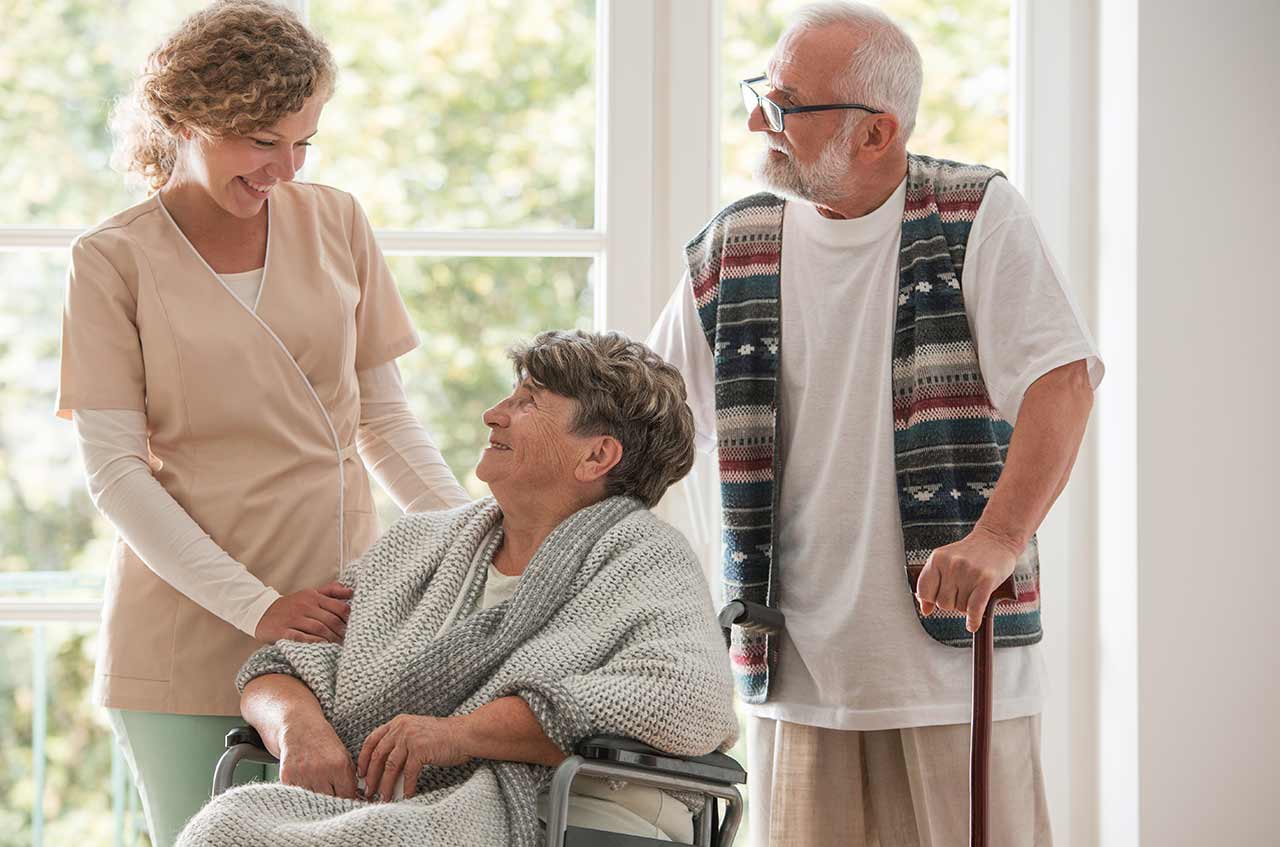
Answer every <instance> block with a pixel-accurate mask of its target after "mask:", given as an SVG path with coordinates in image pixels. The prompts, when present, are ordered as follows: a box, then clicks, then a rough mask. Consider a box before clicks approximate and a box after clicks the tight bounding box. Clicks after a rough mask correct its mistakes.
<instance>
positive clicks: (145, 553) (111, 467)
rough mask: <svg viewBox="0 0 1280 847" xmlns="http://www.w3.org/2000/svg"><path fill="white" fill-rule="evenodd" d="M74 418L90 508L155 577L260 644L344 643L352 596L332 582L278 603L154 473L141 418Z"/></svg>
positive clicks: (121, 413) (98, 412) (85, 413)
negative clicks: (282, 641)
mask: <svg viewBox="0 0 1280 847" xmlns="http://www.w3.org/2000/svg"><path fill="white" fill-rule="evenodd" d="M73 419H74V422H75V428H76V437H77V440H78V442H79V446H80V455H81V458H82V459H83V461H84V469H85V476H86V477H87V479H88V484H89V496H90V497H91V498H92V499H93V504H94V505H95V506H97V507H98V510H99V511H100V512H102V514H103V515H104V516H106V518H107V519H108V520H109V521H111V523H112V525H114V526H115V528H116V530H117V531H118V532H119V533H120V536H121V537H122V538H123V539H124V540H125V542H126V543H127V544H128V545H129V546H130V547H131V548H132V549H133V550H134V552H136V553H137V554H138V556H139V557H140V558H141V559H142V561H143V562H144V563H145V564H146V565H147V567H149V568H151V570H153V571H155V573H156V575H158V576H159V577H160V578H161V579H163V580H164V581H165V582H167V583H169V584H170V585H172V586H173V587H174V588H176V589H177V590H179V591H181V592H182V593H183V594H185V595H187V596H188V597H190V598H191V599H192V600H194V601H195V602H197V603H199V604H200V605H201V606H203V607H204V608H205V609H208V610H209V611H210V612H213V613H214V614H215V615H217V616H218V617H220V618H222V619H223V620H225V621H227V622H228V623H230V624H232V625H233V626H235V627H236V628H237V629H239V630H241V631H242V632H244V633H245V634H246V635H249V636H252V637H254V638H256V639H258V640H259V641H267V642H272V641H277V640H279V639H281V638H289V639H293V640H296V641H335V642H336V641H341V640H342V637H343V634H344V633H345V632H346V619H347V604H346V602H344V601H346V600H347V599H348V598H350V596H351V592H350V591H348V590H347V589H346V588H344V587H343V586H341V585H338V584H337V583H333V582H331V583H328V584H326V585H323V586H320V587H319V588H316V589H306V590H303V591H296V592H294V593H292V594H289V595H285V596H283V597H282V596H281V595H280V593H279V592H277V591H276V590H275V589H273V588H271V587H270V586H268V585H264V584H263V583H262V581H261V580H259V579H258V578H257V577H256V576H254V575H253V574H252V573H250V572H249V570H248V568H246V567H245V566H244V565H243V564H242V563H240V562H238V561H237V560H235V559H233V558H232V557H231V555H230V554H229V553H227V551H226V550H224V549H223V548H221V547H219V546H218V544H217V543H216V542H214V541H213V539H212V538H210V537H209V534H208V533H206V532H205V531H204V529H202V528H201V527H200V525H199V524H197V523H196V521H195V519H194V518H192V517H191V515H190V514H189V513H188V512H187V511H186V509H184V508H183V507H182V506H181V505H180V504H179V503H178V501H177V500H175V499H173V496H172V495H171V494H170V493H169V492H168V491H167V490H165V488H164V486H162V485H161V484H160V482H159V481H158V480H157V479H156V478H155V476H154V475H153V474H152V470H151V466H150V465H149V464H148V457H149V450H148V446H147V418H146V415H145V414H143V413H142V412H138V411H133V410H129V409H85V410H76V411H75V413H74V417H73Z"/></svg>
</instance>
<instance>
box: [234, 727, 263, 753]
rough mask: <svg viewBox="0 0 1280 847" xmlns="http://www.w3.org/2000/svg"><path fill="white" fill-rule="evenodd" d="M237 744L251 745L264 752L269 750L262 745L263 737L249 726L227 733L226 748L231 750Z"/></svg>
mask: <svg viewBox="0 0 1280 847" xmlns="http://www.w3.org/2000/svg"><path fill="white" fill-rule="evenodd" d="M237 744H251V745H253V746H254V747H259V748H261V749H263V750H265V749H267V746H266V745H265V744H263V743H262V736H261V735H259V734H258V731H257V730H256V729H254V728H253V727H251V726H249V725H248V724H245V725H244V726H238V727H236V728H235V729H233V730H231V731H230V732H228V733H227V739H226V748H227V749H228V750H230V749H231V748H232V747H234V746H236V745H237Z"/></svg>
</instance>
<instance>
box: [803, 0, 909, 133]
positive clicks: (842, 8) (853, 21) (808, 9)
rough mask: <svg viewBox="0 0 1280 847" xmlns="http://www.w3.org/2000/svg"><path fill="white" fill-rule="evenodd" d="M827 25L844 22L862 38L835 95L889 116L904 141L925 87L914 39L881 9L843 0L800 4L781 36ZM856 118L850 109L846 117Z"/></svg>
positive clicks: (839, 80) (838, 83) (839, 24)
mask: <svg viewBox="0 0 1280 847" xmlns="http://www.w3.org/2000/svg"><path fill="white" fill-rule="evenodd" d="M828 26H843V27H846V28H849V29H853V30H856V31H857V32H859V33H861V34H862V35H863V36H864V37H863V40H862V43H861V44H859V45H858V47H857V48H856V49H855V50H854V51H853V54H852V55H851V56H850V57H849V64H848V66H847V67H846V69H845V73H844V76H843V78H841V79H838V80H837V81H836V85H835V88H836V93H837V94H838V95H839V96H841V97H843V98H845V99H846V101H848V102H854V103H865V104H866V105H868V106H874V107H876V108H877V109H884V110H885V111H886V112H889V113H890V114H892V115H893V116H894V117H896V118H897V119H898V123H899V125H901V127H902V140H903V142H904V143H905V142H906V140H907V139H908V138H910V137H911V133H912V131H913V130H914V129H915V127H916V110H917V108H919V105H920V89H921V87H922V86H923V85H924V66H923V63H922V62H921V60H920V51H919V50H917V49H916V45H915V42H914V41H912V40H911V36H909V35H907V34H906V32H904V31H903V29H902V27H900V26H898V25H897V24H896V23H894V22H893V19H892V18H890V17H889V16H888V15H886V14H885V13H884V12H882V11H880V10H879V9H877V8H875V7H873V6H868V5H866V4H865V3H852V2H846V0H827V2H822V3H813V4H811V5H808V6H804V7H802V8H801V9H800V10H798V11H797V12H796V13H795V16H794V17H793V18H792V22H791V25H790V26H789V27H788V28H787V32H786V33H785V34H784V35H783V39H784V40H785V39H786V38H787V37H788V36H790V35H794V34H796V33H799V32H802V31H805V30H810V29H818V28H821V27H828ZM857 116H858V115H857V114H856V113H851V116H850V118H849V120H850V121H852V120H854V119H856V117H857Z"/></svg>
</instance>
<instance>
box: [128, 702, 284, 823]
mask: <svg viewBox="0 0 1280 847" xmlns="http://www.w3.org/2000/svg"><path fill="white" fill-rule="evenodd" d="M107 713H108V715H110V717H111V726H112V728H113V729H114V730H115V733H116V741H117V742H118V743H119V744H120V748H121V750H122V751H123V752H124V757H125V760H126V761H127V762H128V763H129V769H130V770H131V771H132V772H133V780H134V784H135V785H137V786H138V796H139V798H140V799H141V800H142V809H143V812H144V813H145V814H146V817H147V828H148V829H149V830H150V831H151V843H152V844H153V845H154V847H171V845H172V844H173V843H174V842H175V841H177V840H178V833H179V832H181V831H182V826H183V824H185V823H186V822H187V819H188V818H190V817H191V816H192V815H194V814H195V813H196V812H198V811H200V807H201V806H203V805H204V804H205V803H207V802H208V801H209V793H210V791H211V790H212V788H213V766H214V765H215V764H217V762H218V757H219V756H221V755H222V751H223V747H224V738H225V737H226V734H227V733H228V732H229V731H230V730H231V729H232V728H233V727H237V726H241V725H243V724H244V718H238V717H223V716H220V715H169V714H164V713H162V712H136V711H132V710H128V709H108V710H107ZM277 779H279V768H278V767H276V766H275V765H260V764H257V763H254V762H242V763H241V764H240V765H239V767H237V768H236V774H235V782H236V784H237V785H240V784H243V783H246V782H252V781H254V780H258V781H261V780H270V781H274V780H277Z"/></svg>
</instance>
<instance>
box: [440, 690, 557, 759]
mask: <svg viewBox="0 0 1280 847" xmlns="http://www.w3.org/2000/svg"><path fill="white" fill-rule="evenodd" d="M454 720H456V722H457V723H456V726H457V730H458V733H459V739H458V740H459V742H460V743H461V745H462V747H463V750H464V752H466V753H467V754H468V755H469V756H471V757H472V758H474V759H493V760H495V761H508V762H529V763H531V764H535V765H548V766H555V765H558V764H560V763H561V762H562V761H564V759H565V754H564V752H563V751H562V750H561V749H560V748H559V747H557V746H556V745H555V742H553V741H552V740H551V739H550V738H548V737H547V735H546V733H545V732H543V731H542V724H540V723H538V719H537V718H536V717H535V716H534V714H533V711H532V710H531V709H530V708H529V704H528V703H526V702H525V701H524V700H523V699H522V698H520V697H516V696H510V697H501V698H499V699H497V700H494V701H493V702H492V703H486V704H485V705H483V706H481V707H480V708H478V709H476V710H475V711H474V712H472V713H471V714H469V715H463V716H461V717H458V718H455V719H454Z"/></svg>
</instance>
